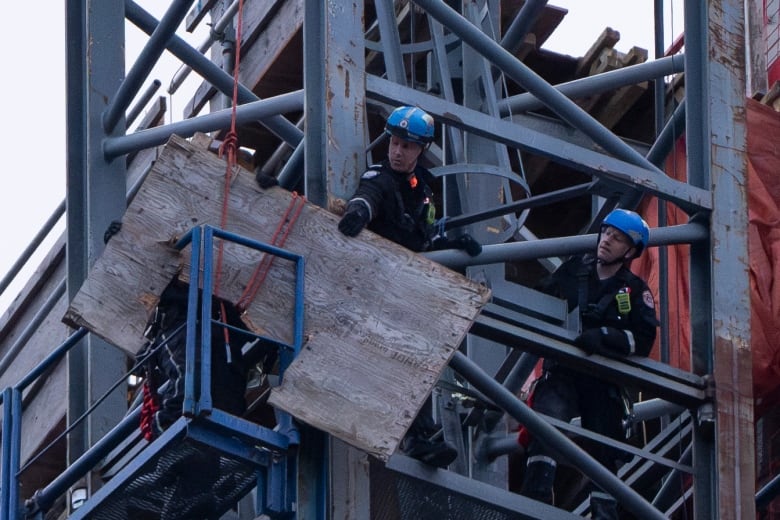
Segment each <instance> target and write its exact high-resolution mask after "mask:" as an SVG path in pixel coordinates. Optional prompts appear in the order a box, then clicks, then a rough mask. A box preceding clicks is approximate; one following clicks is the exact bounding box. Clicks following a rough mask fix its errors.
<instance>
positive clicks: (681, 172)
mask: <svg viewBox="0 0 780 520" xmlns="http://www.w3.org/2000/svg"><path fill="white" fill-rule="evenodd" d="M747 154H748V172H747V173H748V211H749V219H750V223H749V228H748V248H749V254H750V305H751V314H752V315H751V327H750V334H751V348H752V351H753V393H754V395H753V397H754V400H755V405H756V408H755V417H756V418H759V417H761V415H762V414H763V412H764V411H765V410H767V409H768V408H770V407H772V406H775V405H777V404H780V263H779V262H778V260H780V211H778V206H780V113H778V112H775V111H774V110H773V109H772V108H771V107H768V106H766V105H762V104H760V103H758V102H757V101H754V100H752V99H748V100H747ZM666 171H667V173H668V174H669V175H670V176H672V177H674V178H676V179H679V180H685V179H686V161H685V141H684V139H680V140H679V141H678V143H677V146H676V149H675V151H674V153H673V154H672V155H671V156H670V158H669V159H668V161H667V164H666ZM667 208H668V209H667V224H668V225H675V224H684V223H686V222H687V221H688V217H687V215H686V214H685V213H683V212H682V211H679V210H678V209H677V208H675V207H673V206H672V205H667ZM639 211H640V213H642V215H643V216H644V217H645V219H646V220H647V222H648V224H650V227H655V226H657V225H658V201H657V199H655V198H652V199H648V200H645V202H644V203H643V205H642V207H641V208H640V209H639ZM688 249H689V248H688V246H669V247H667V252H668V258H669V261H668V263H669V267H668V277H669V287H670V290H669V349H670V363H671V364H672V365H673V366H676V367H679V368H682V369H685V370H690V343H691V342H690V340H691V338H690V330H689V327H688V323H689V321H690V320H689V318H690V308H689V292H688V276H689V272H688V258H689V257H688ZM658 252H659V251H658V249H657V248H650V249H649V250H648V252H647V253H646V254H644V255H642V257H641V258H640V259H638V260H637V261H636V262H634V265H633V266H632V269H633V270H634V271H635V272H636V273H637V274H639V275H641V276H643V277H644V278H645V279H647V280H648V284H649V285H650V287H651V288H652V290H653V291H654V293H655V294H656V296H657V295H658ZM775 280H777V281H778V284H777V285H776V284H775ZM715 283H717V281H715ZM656 301H657V298H656ZM658 355H659V349H658V347H657V346H656V348H654V349H653V353H652V354H651V356H652V357H654V358H656V359H658Z"/></svg>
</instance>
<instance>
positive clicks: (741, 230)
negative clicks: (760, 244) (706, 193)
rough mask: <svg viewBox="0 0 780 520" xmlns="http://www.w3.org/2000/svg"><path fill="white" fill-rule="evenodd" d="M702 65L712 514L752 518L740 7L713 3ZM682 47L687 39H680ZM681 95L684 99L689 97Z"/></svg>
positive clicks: (734, 1) (738, 0)
mask: <svg viewBox="0 0 780 520" xmlns="http://www.w3.org/2000/svg"><path fill="white" fill-rule="evenodd" d="M707 5H708V6H709V11H708V19H709V25H708V27H709V31H708V35H707V39H706V41H707V42H708V46H707V55H708V56H709V67H708V71H707V72H708V77H707V82H708V84H709V87H708V92H709V95H708V96H702V98H703V99H705V100H707V101H708V102H709V128H710V132H711V133H710V136H709V142H708V143H707V144H708V145H709V148H710V150H711V153H710V160H711V166H710V174H711V184H712V190H713V193H712V195H713V208H714V209H713V212H712V227H711V237H712V257H711V260H712V279H713V280H714V281H715V283H714V284H713V291H712V293H713V302H712V303H713V307H712V322H713V332H714V345H713V361H714V365H713V373H714V376H715V402H716V403H717V415H716V418H715V445H716V448H717V467H716V468H715V470H716V474H717V476H718V486H717V490H716V493H715V496H717V497H718V504H717V517H718V518H729V517H731V518H755V516H756V510H755V441H754V433H753V432H754V430H753V377H752V375H753V372H752V363H753V357H752V351H751V348H750V339H751V338H750V318H751V310H750V280H749V271H750V265H749V254H748V201H747V185H748V171H747V144H746V107H745V105H746V98H745V87H746V85H745V75H744V71H745V11H744V9H745V6H744V2H743V1H742V0H712V1H711V2H707ZM686 45H687V38H686ZM688 99H690V98H689V97H688Z"/></svg>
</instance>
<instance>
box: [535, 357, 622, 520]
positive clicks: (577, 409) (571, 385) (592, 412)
mask: <svg viewBox="0 0 780 520" xmlns="http://www.w3.org/2000/svg"><path fill="white" fill-rule="evenodd" d="M533 409H534V411H536V412H538V413H541V414H544V415H548V416H550V417H553V418H555V419H559V420H561V421H564V422H570V421H571V420H572V419H573V418H575V417H580V419H581V421H582V427H583V428H586V429H588V430H591V431H593V432H596V433H600V434H602V435H606V436H608V437H611V438H613V439H616V440H625V435H624V430H623V416H624V409H623V404H622V401H621V394H620V389H619V388H617V387H616V386H615V385H613V384H610V383H606V382H604V381H601V380H598V379H594V378H591V377H587V376H585V375H582V374H573V373H569V372H568V371H566V370H565V369H562V368H561V367H556V368H554V369H552V370H548V371H546V372H545V374H544V375H543V376H542V378H541V379H540V380H539V382H538V383H537V384H536V387H535V388H534V395H533ZM586 449H587V451H588V452H589V453H590V455H591V456H592V457H593V458H594V459H596V460H597V461H598V462H599V463H601V464H602V465H603V466H604V467H605V468H607V469H608V470H610V471H612V472H613V473H615V472H616V471H617V468H618V464H617V463H618V458H619V457H620V455H621V454H620V452H618V451H617V450H615V449H614V448H611V447H609V446H606V445H604V444H601V443H596V442H593V443H590V442H588V443H586ZM555 469H556V465H555V460H554V454H553V453H551V452H550V451H549V450H547V448H546V447H545V446H544V445H543V444H542V443H541V442H539V441H538V440H537V439H535V438H533V436H532V438H531V443H530V444H529V446H528V466H527V470H526V473H525V477H524V479H523V486H522V489H521V493H522V494H523V495H526V496H530V497H532V498H535V499H537V500H541V501H544V502H549V501H551V500H552V497H553V489H552V487H553V483H554V481H555ZM607 498H609V497H608V496H607ZM596 503H597V508H598V506H604V507H603V508H601V509H604V508H607V509H609V507H608V506H610V505H611V504H610V503H609V501H608V500H607V501H604V502H599V501H598V499H597V500H596ZM606 518H609V516H607V517H606Z"/></svg>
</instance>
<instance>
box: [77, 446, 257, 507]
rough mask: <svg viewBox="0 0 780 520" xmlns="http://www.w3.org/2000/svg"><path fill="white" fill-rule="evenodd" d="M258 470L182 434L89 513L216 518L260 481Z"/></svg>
mask: <svg viewBox="0 0 780 520" xmlns="http://www.w3.org/2000/svg"><path fill="white" fill-rule="evenodd" d="M257 476H258V474H257V468H256V467H255V466H254V465H252V464H249V463H247V462H246V461H245V460H243V459H240V458H236V457H233V456H231V455H229V454H225V453H224V452H220V451H218V450H216V449H214V448H213V447H210V446H207V445H205V444H201V443H199V442H197V441H194V440H192V439H190V438H183V439H180V440H178V441H176V442H174V443H171V444H170V445H169V446H167V447H166V449H164V450H161V451H160V452H159V453H158V454H157V455H156V456H154V457H152V458H151V459H149V460H148V461H147V462H146V463H144V464H143V465H142V466H141V467H140V468H139V470H138V472H137V473H136V476H135V477H134V478H133V479H131V480H129V481H128V483H127V484H126V485H122V486H119V487H117V488H116V489H115V490H114V491H113V492H112V493H111V495H110V496H108V497H106V498H105V499H104V500H103V501H101V504H100V506H99V507H97V508H96V509H95V510H94V511H92V512H91V513H89V514H88V515H87V516H84V518H89V519H94V520H127V519H128V518H132V519H133V520H147V519H148V520H152V519H154V520H158V519H159V520H179V519H181V520H184V519H190V520H191V519H192V518H211V517H215V518H216V517H218V516H221V515H222V514H224V513H225V512H226V511H227V510H228V509H230V508H231V507H232V506H233V505H235V504H236V502H238V500H239V499H241V498H242V497H243V496H245V495H246V494H247V493H249V492H250V490H251V489H252V488H253V487H254V486H256V485H257Z"/></svg>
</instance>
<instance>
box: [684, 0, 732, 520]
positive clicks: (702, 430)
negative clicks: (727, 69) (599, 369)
mask: <svg viewBox="0 0 780 520" xmlns="http://www.w3.org/2000/svg"><path fill="white" fill-rule="evenodd" d="M684 7H685V90H686V92H688V93H690V94H693V95H688V96H686V99H685V103H686V112H685V119H686V124H685V126H686V135H685V143H686V155H687V158H686V162H687V173H688V182H689V183H690V184H691V185H693V186H696V187H700V188H704V189H709V188H710V149H709V147H708V146H707V144H708V140H709V136H710V126H709V125H710V121H709V119H708V117H707V116H708V115H709V112H708V107H705V103H706V100H707V99H708V97H709V88H710V86H711V85H710V84H708V82H707V81H706V79H707V77H708V62H707V30H706V29H707V6H706V5H702V3H701V2H699V1H697V0H685V4H684ZM724 130H725V129H724ZM711 240H712V229H710V240H709V241H704V242H701V243H696V244H691V249H690V267H689V269H690V305H691V317H690V320H691V324H690V326H691V338H694V339H693V340H692V341H691V369H692V371H693V372H694V373H695V374H698V375H707V374H711V373H712V344H713V333H712V327H713V323H712V311H713V294H712V259H711ZM706 413H709V411H707V410H702V411H700V413H699V414H695V416H694V417H695V419H696V420H695V421H694V430H693V442H692V444H693V465H694V474H693V490H694V492H693V503H694V516H695V517H696V518H716V516H715V514H716V513H715V512H716V511H717V496H716V494H717V493H716V490H717V485H718V484H717V475H716V473H715V472H716V467H717V460H716V453H715V442H714V439H713V438H712V435H708V433H709V432H708V431H707V430H708V424H707V423H709V426H711V424H712V422H711V419H712V417H711V416H705V415H704V414H706Z"/></svg>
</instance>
